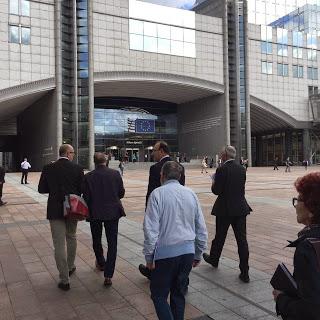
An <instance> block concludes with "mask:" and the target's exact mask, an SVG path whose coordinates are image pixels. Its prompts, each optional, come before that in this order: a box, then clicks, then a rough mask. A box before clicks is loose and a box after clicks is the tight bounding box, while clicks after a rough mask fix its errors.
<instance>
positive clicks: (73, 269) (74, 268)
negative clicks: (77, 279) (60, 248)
mask: <svg viewBox="0 0 320 320" xmlns="http://www.w3.org/2000/svg"><path fill="white" fill-rule="evenodd" d="M76 269H77V268H76V267H73V268H72V269H71V270H70V271H69V277H70V276H71V275H72V274H74V272H75V271H76Z"/></svg>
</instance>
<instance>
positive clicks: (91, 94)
mask: <svg viewBox="0 0 320 320" xmlns="http://www.w3.org/2000/svg"><path fill="white" fill-rule="evenodd" d="M92 2H93V1H88V6H89V8H88V10H89V21H88V28H89V133H88V135H89V169H90V170H93V169H94V162H93V155H94V150H95V148H94V147H95V145H94V144H95V141H94V72H93V71H94V64H93V23H92V21H93V4H92Z"/></svg>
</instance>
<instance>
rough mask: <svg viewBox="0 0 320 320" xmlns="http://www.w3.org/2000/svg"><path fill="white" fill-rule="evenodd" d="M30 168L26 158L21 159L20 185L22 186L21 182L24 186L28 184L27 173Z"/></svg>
mask: <svg viewBox="0 0 320 320" xmlns="http://www.w3.org/2000/svg"><path fill="white" fill-rule="evenodd" d="M30 168H31V164H30V163H29V162H28V159H27V158H24V159H23V162H21V171H22V175H21V184H23V180H24V183H25V184H28V181H27V180H28V172H29V169H30Z"/></svg>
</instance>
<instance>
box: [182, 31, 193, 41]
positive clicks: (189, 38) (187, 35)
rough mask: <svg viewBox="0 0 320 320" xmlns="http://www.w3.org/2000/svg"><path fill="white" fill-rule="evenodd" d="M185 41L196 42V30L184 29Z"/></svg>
mask: <svg viewBox="0 0 320 320" xmlns="http://www.w3.org/2000/svg"><path fill="white" fill-rule="evenodd" d="M183 41H185V42H191V43H195V42H196V32H195V30H190V29H184V30H183Z"/></svg>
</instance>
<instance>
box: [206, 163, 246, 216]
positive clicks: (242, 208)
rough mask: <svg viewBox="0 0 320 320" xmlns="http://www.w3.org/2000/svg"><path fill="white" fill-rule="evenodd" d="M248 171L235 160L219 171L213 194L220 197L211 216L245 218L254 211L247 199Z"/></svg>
mask: <svg viewBox="0 0 320 320" xmlns="http://www.w3.org/2000/svg"><path fill="white" fill-rule="evenodd" d="M245 184H246V169H245V168H244V167H243V166H241V165H240V164H238V163H236V162H235V161H234V160H231V161H228V162H226V163H224V164H223V165H222V166H221V167H220V168H218V169H217V171H216V175H215V181H214V183H213V184H212V188H211V190H212V192H213V193H214V194H216V195H217V196H218V198H217V200H216V201H215V203H214V205H213V208H212V212H211V214H213V215H215V216H245V215H247V214H249V213H250V211H252V209H251V208H250V206H249V205H248V203H247V201H246V199H245V196H244V194H245Z"/></svg>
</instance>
